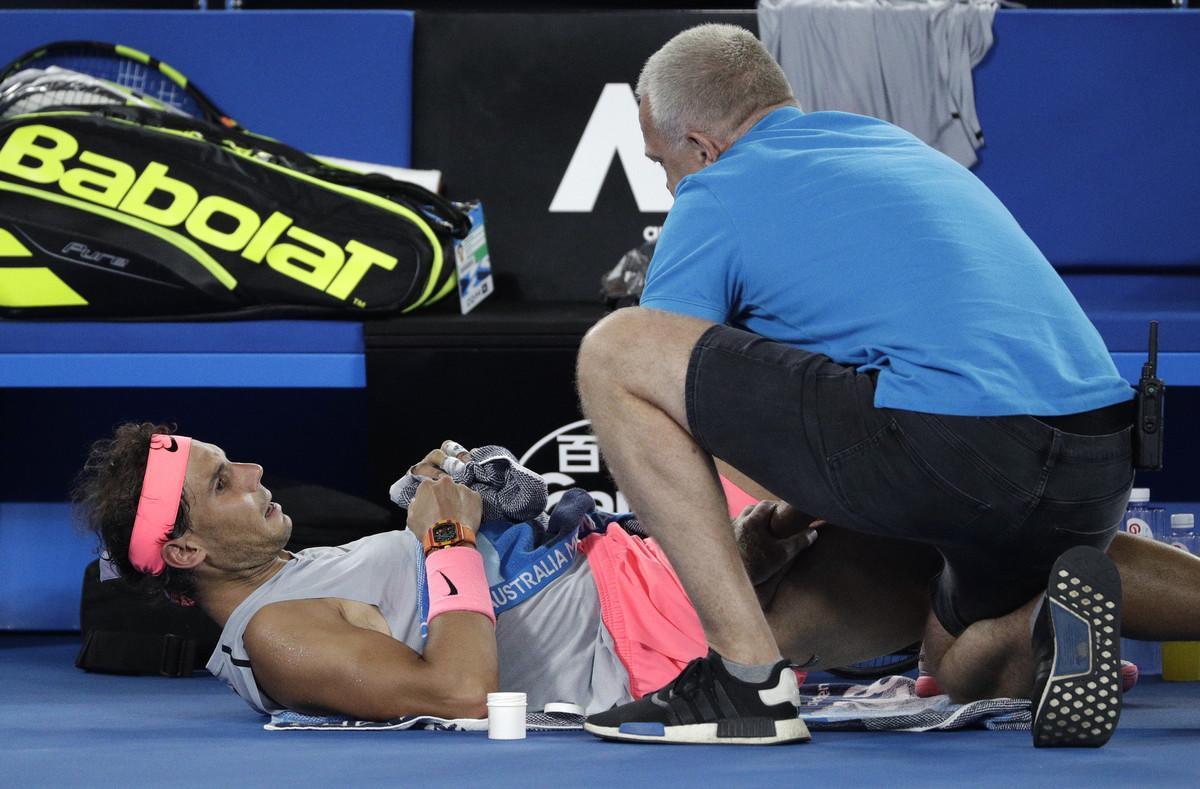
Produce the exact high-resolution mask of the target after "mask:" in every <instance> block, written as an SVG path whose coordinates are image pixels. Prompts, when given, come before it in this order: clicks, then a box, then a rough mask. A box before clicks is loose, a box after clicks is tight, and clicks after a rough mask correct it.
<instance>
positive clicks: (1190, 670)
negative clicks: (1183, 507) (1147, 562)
mask: <svg viewBox="0 0 1200 789" xmlns="http://www.w3.org/2000/svg"><path fill="white" fill-rule="evenodd" d="M1167 536H1168V540H1167V542H1169V543H1170V544H1171V545H1173V546H1175V547H1176V548H1180V549H1182V550H1185V551H1187V552H1189V553H1191V554H1193V555H1200V535H1197V534H1196V516H1195V515H1193V514H1192V513H1190V512H1177V513H1175V514H1174V515H1172V516H1171V532H1170V534H1168V535H1167ZM1162 673H1163V679H1165V680H1168V681H1172V680H1173V681H1177V682H1195V681H1196V680H1200V641H1164V642H1163V645H1162Z"/></svg>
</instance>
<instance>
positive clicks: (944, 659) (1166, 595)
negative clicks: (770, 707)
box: [925, 534, 1200, 701]
mask: <svg viewBox="0 0 1200 789" xmlns="http://www.w3.org/2000/svg"><path fill="white" fill-rule="evenodd" d="M1108 556H1109V558H1110V559H1112V561H1113V564H1115V565H1116V568H1117V572H1118V573H1119V574H1120V576H1121V588H1122V603H1121V608H1122V613H1121V620H1122V622H1121V635H1123V636H1125V637H1126V638H1141V639H1147V640H1151V641H1171V640H1193V639H1200V558H1197V557H1195V556H1191V555H1189V554H1187V553H1185V552H1183V551H1180V550H1179V549H1177V548H1172V547H1171V546H1169V545H1163V544H1162V543H1156V542H1154V541H1152V540H1146V539H1143V538H1139V537H1131V536H1130V535H1128V534H1117V535H1116V537H1115V538H1114V539H1113V542H1112V544H1111V545H1110V546H1109V548H1108ZM1041 599H1042V595H1038V596H1037V597H1036V598H1034V599H1033V600H1031V601H1030V602H1029V603H1028V604H1026V605H1025V606H1023V607H1022V608H1020V609H1018V610H1017V611H1015V612H1013V613H1011V614H1008V615H1007V616H1004V617H1000V618H999V619H993V620H985V621H983V622H976V623H975V624H973V625H971V626H970V627H969V628H967V630H966V631H965V632H963V634H962V635H961V636H960V637H959V638H958V639H954V638H952V637H951V636H950V634H949V633H947V632H946V631H945V629H943V628H942V626H941V624H940V623H938V621H937V618H936V617H934V616H933V615H932V614H931V615H930V617H929V622H928V625H927V628H926V640H925V649H926V657H927V660H928V661H929V663H930V668H931V670H932V672H933V673H934V675H935V676H936V677H937V679H938V683H939V684H940V685H941V687H942V688H943V689H944V690H946V691H947V692H948V693H949V694H950V696H951V697H952V698H954V699H955V700H956V701H970V700H974V699H980V698H995V697H998V696H1009V697H1028V696H1029V694H1030V693H1031V692H1032V690H1033V653H1032V645H1031V641H1030V623H1031V621H1032V617H1033V613H1034V611H1036V610H1037V606H1038V604H1039V603H1040V602H1041Z"/></svg>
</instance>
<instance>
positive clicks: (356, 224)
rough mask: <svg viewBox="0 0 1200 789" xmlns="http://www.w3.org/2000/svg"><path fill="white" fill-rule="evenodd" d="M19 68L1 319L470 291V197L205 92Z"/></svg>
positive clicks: (367, 310) (345, 312)
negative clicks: (340, 163)
mask: <svg viewBox="0 0 1200 789" xmlns="http://www.w3.org/2000/svg"><path fill="white" fill-rule="evenodd" d="M73 43H74V45H82V44H80V43H79V42H73ZM88 46H92V47H102V46H111V45H88ZM49 49H53V46H52V47H49V48H43V50H41V51H42V52H45V51H47V50H49ZM149 60H151V61H152V59H149ZM27 61H28V58H25V59H23V60H18V61H17V63H19V64H22V63H25V64H27ZM153 62H154V63H157V61H153ZM11 69H12V67H10V69H9V70H8V71H5V72H3V73H0V82H2V83H3V85H5V86H8V87H7V88H6V89H3V90H0V315H4V316H7V317H21V318H27V317H36V316H47V317H56V318H61V317H82V318H107V317H153V316H190V317H196V316H208V315H213V316H219V317H228V316H229V315H230V314H231V313H234V314H238V315H239V316H242V317H263V316H284V315H295V316H301V317H316V316H322V315H326V316H331V317H347V316H355V317H359V316H363V315H370V314H381V313H382V314H391V313H395V312H407V311H410V310H413V309H416V308H418V307H422V306H425V305H428V304H431V303H433V302H435V301H437V300H438V299H440V298H442V297H444V296H445V295H447V294H448V293H450V292H451V291H453V290H454V289H455V282H456V280H455V267H454V263H453V260H454V256H453V254H452V244H453V242H454V240H455V239H456V238H463V237H465V236H466V234H467V232H469V230H470V220H469V219H468V218H467V214H466V213H465V212H464V210H463V206H460V205H459V204H455V203H451V202H450V201H447V200H446V199H444V198H442V197H440V196H439V195H436V194H434V193H432V192H429V191H428V190H426V189H423V188H421V187H419V186H416V185H414V184H408V183H405V182H401V181H397V180H394V179H392V178H389V177H387V176H383V175H376V174H364V173H360V172H357V171H352V170H347V169H344V168H341V167H334V166H331V165H328V164H326V163H325V162H323V161H321V160H319V159H317V158H316V157H312V156H309V155H308V154H305V153H303V152H301V151H298V150H296V149H294V148H291V147H289V146H287V145H284V144H282V143H279V142H277V141H275V140H271V139H269V138H265V137H262V136H259V135H255V134H252V133H250V132H247V131H246V130H244V129H243V128H241V127H240V126H239V125H237V124H236V122H234V121H232V120H231V119H229V118H228V116H226V115H225V114H224V113H222V112H220V110H217V109H215V107H212V105H211V101H208V100H207V97H203V94H199V92H198V91H195V92H196V94H197V95H199V96H201V97H202V98H204V104H203V105H202V111H201V112H199V113H196V114H187V113H186V112H183V111H180V110H179V109H176V108H174V107H171V106H168V105H164V104H162V103H160V102H158V101H156V100H154V99H152V98H150V97H148V96H144V95H141V94H136V93H134V92H133V91H131V90H129V89H126V88H122V87H120V86H118V85H116V84H115V83H109V82H107V81H105V80H102V79H99V78H94V77H89V76H86V75H81V74H77V73H75V72H71V71H65V70H63V69H61V68H59V67H56V66H49V67H47V68H44V69H23V70H21V71H19V72H18V73H17V74H16V75H15V76H9V78H8V79H7V80H4V77H5V76H8V75H9V72H10V71H11ZM184 82H185V83H186V80H185V81H184ZM190 90H193V91H194V90H195V89H194V86H190ZM46 97H51V98H50V99H47V98H46ZM55 97H56V98H55ZM34 99H37V103H31V102H32V101H33V100H34ZM119 101H120V102H122V103H118V102H119ZM210 108H211V109H210ZM197 115H199V116H200V117H197Z"/></svg>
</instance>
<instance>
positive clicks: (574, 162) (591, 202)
mask: <svg viewBox="0 0 1200 789" xmlns="http://www.w3.org/2000/svg"><path fill="white" fill-rule="evenodd" d="M613 154H619V155H620V157H621V165H622V166H623V167H624V168H625V177H626V178H627V179H629V187H630V189H632V190H633V197H634V199H635V200H637V206H638V210H639V211H641V212H642V213H666V212H667V211H669V210H671V203H672V202H674V201H673V199H672V197H671V193H670V192H669V191H667V185H666V178H665V177H664V176H663V172H662V168H660V167H659V166H658V165H657V164H655V163H654V162H652V161H650V160H649V159H647V158H646V157H645V149H644V147H643V143H642V129H641V127H640V126H639V125H638V105H637V99H635V98H634V96H633V89H632V88H631V87H629V85H628V84H626V83H624V82H610V83H608V84H607V85H605V86H604V90H602V91H601V92H600V100H599V101H597V102H596V108H595V109H594V110H592V117H591V118H590V119H589V120H588V123H587V127H586V128H585V129H584V130H583V137H581V138H580V140H579V147H577V148H576V149H575V155H574V156H572V157H571V163H570V164H568V165H567V171H566V173H564V174H563V179H562V183H560V184H559V185H558V191H557V192H555V193H554V199H553V200H551V201H550V211H551V212H552V213H570V212H583V213H587V212H589V211H591V210H592V208H593V207H595V205H596V198H597V197H599V196H600V187H601V186H603V185H604V178H605V176H607V175H608V168H609V167H611V166H612V160H613Z"/></svg>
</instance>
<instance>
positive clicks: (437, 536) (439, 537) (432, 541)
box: [421, 518, 475, 556]
mask: <svg viewBox="0 0 1200 789" xmlns="http://www.w3.org/2000/svg"><path fill="white" fill-rule="evenodd" d="M421 544H422V545H424V546H425V555H426V556H428V555H429V554H431V553H433V552H434V551H436V550H440V549H441V548H453V547H454V546H456V545H470V546H471V547H472V548H474V547H475V532H474V531H472V530H471V529H470V527H467V526H463V525H462V524H461V523H459V522H458V521H456V520H451V519H450V518H443V519H442V520H440V521H438V522H437V523H435V524H433V525H432V526H430V527H429V531H427V532H425V536H424V537H422V538H421Z"/></svg>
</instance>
